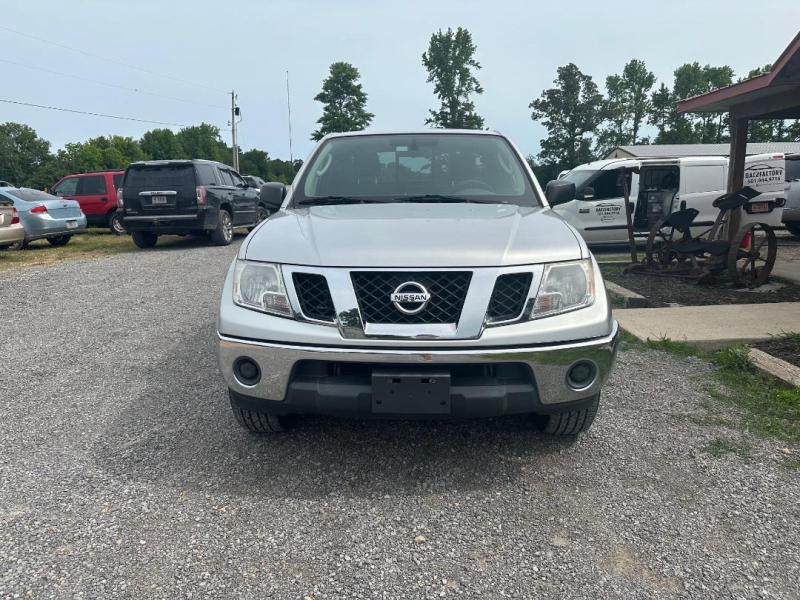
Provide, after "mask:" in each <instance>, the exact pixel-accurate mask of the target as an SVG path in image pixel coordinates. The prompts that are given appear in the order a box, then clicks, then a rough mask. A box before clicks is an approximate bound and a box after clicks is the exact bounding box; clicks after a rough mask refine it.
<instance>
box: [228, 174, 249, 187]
mask: <svg viewBox="0 0 800 600" xmlns="http://www.w3.org/2000/svg"><path fill="white" fill-rule="evenodd" d="M231 177H233V185H235V186H238V187H247V184H246V183H245V182H244V179H242V176H241V175H239V174H238V173H237V172H236V171H231Z"/></svg>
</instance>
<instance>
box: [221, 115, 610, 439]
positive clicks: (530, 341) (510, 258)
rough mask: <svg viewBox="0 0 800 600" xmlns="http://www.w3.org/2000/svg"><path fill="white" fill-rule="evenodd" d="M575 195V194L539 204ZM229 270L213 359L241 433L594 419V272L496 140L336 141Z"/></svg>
mask: <svg viewBox="0 0 800 600" xmlns="http://www.w3.org/2000/svg"><path fill="white" fill-rule="evenodd" d="M570 194H572V195H573V196H574V194H575V186H574V184H573V183H570V182H556V183H555V184H552V187H549V188H548V195H551V197H552V198H553V199H554V200H556V196H557V199H558V200H560V201H564V198H566V197H568V196H569V195H570ZM261 200H262V203H264V204H265V205H266V206H269V207H271V208H272V209H273V210H274V212H273V213H272V215H271V216H270V218H269V219H268V220H266V221H264V222H263V223H262V224H261V225H259V227H257V228H256V229H255V230H254V231H253V232H252V233H251V234H250V236H249V237H248V238H247V239H246V240H245V242H244V243H243V244H242V246H241V248H240V249H239V253H238V256H237V257H236V259H235V260H234V261H233V263H232V264H231V267H230V270H229V272H228V275H227V278H226V280H225V286H224V290H223V292H222V301H221V306H220V311H219V320H218V323H217V328H218V338H219V341H218V344H219V345H218V359H219V365H220V368H221V371H222V374H223V376H224V378H225V380H226V382H227V384H228V387H229V390H230V393H229V396H230V402H231V406H232V408H233V412H234V415H235V416H236V418H237V420H238V421H239V423H240V424H241V425H242V426H243V427H245V428H246V429H248V430H250V431H253V432H258V433H268V432H276V431H282V430H283V429H284V428H285V427H286V426H287V425H288V424H289V423H290V422H291V417H294V416H295V415H299V414H309V413H322V414H329V415H336V416H349V417H359V418H361V417H364V418H393V419H411V418H431V419H435V418H463V417H491V416H499V415H505V414H513V413H530V414H532V415H533V418H532V423H533V425H534V426H535V427H536V428H538V429H540V430H542V431H545V432H548V433H552V434H567V435H574V434H578V433H581V432H583V431H586V430H587V429H588V428H589V427H590V426H591V424H592V422H593V420H594V418H595V415H596V413H597V409H598V405H599V401H600V388H601V386H602V385H603V383H604V382H605V381H606V379H607V377H608V375H609V373H610V371H611V368H612V366H613V363H614V359H615V354H616V345H617V324H616V322H615V321H614V320H613V319H612V316H611V308H610V306H609V303H608V300H607V297H606V291H605V287H604V285H603V280H602V277H601V275H600V271H599V269H598V267H597V263H596V262H595V260H594V258H593V257H592V255H591V253H590V252H589V251H588V249H587V247H586V244H585V243H584V241H583V240H582V239H581V237H580V236H579V235H578V234H577V232H576V231H575V230H574V229H573V228H571V227H570V226H569V225H567V224H566V223H565V222H564V221H563V220H562V219H561V218H560V217H559V216H557V215H556V214H555V213H554V212H553V211H552V210H551V209H550V208H549V204H548V201H547V199H546V198H545V195H544V194H543V193H542V190H541V189H540V187H539V185H538V183H537V181H536V178H535V177H534V175H533V173H532V172H531V170H530V168H529V167H528V165H527V163H526V161H525V160H524V158H523V156H522V155H521V154H520V152H519V150H517V149H516V148H515V147H514V145H513V144H512V143H511V142H510V141H509V140H508V139H507V138H505V137H504V136H502V135H500V134H497V133H493V132H483V131H480V132H476V131H454V130H426V131H420V132H402V133H387V134H373V133H347V134H334V135H329V136H328V137H326V138H325V139H323V140H322V141H321V142H320V143H319V144H318V145H317V147H316V148H315V149H314V151H313V153H312V154H311V156H310V158H309V160H308V161H307V162H306V163H305V164H304V166H303V168H302V169H301V171H300V172H299V173H298V174H297V177H296V178H295V180H294V183H293V186H292V189H291V192H290V193H289V194H287V192H286V188H285V187H284V186H283V185H282V184H279V183H267V184H265V185H264V186H263V187H262V189H261Z"/></svg>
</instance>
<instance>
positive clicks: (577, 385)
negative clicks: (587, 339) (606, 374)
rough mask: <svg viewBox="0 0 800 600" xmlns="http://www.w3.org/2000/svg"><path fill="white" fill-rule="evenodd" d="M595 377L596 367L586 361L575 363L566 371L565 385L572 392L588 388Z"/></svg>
mask: <svg viewBox="0 0 800 600" xmlns="http://www.w3.org/2000/svg"><path fill="white" fill-rule="evenodd" d="M596 377H597V366H596V365H595V364H594V363H593V362H589V361H588V360H582V361H580V362H577V363H575V364H574V365H572V366H571V367H570V368H569V371H567V385H568V386H569V387H571V388H572V389H574V390H582V389H586V388H588V387H589V386H590V385H592V383H594V380H595V378H596Z"/></svg>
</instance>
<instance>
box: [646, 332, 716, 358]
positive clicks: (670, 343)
mask: <svg viewBox="0 0 800 600" xmlns="http://www.w3.org/2000/svg"><path fill="white" fill-rule="evenodd" d="M644 345H645V346H647V347H648V348H652V349H653V350H661V351H662V352H669V353H670V354H676V355H678V356H697V357H700V358H705V359H711V358H712V356H711V354H712V353H710V352H707V351H705V350H703V349H701V348H698V347H697V346H693V345H692V344H687V343H686V342H676V341H674V340H671V339H669V338H667V337H662V338H659V339H657V340H650V339H648V340H647V341H646V342H645V343H644Z"/></svg>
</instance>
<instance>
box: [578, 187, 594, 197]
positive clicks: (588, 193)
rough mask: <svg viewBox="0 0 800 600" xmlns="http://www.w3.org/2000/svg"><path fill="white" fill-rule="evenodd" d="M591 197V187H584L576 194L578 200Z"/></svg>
mask: <svg viewBox="0 0 800 600" xmlns="http://www.w3.org/2000/svg"><path fill="white" fill-rule="evenodd" d="M592 198H594V188H593V187H585V188H583V189H582V190H581V193H580V194H578V200H591V199H592Z"/></svg>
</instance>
